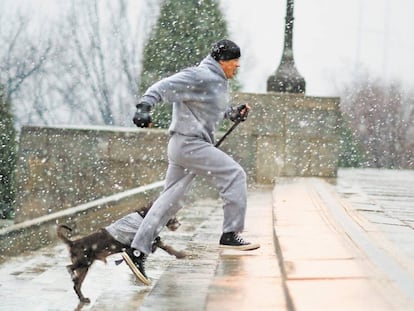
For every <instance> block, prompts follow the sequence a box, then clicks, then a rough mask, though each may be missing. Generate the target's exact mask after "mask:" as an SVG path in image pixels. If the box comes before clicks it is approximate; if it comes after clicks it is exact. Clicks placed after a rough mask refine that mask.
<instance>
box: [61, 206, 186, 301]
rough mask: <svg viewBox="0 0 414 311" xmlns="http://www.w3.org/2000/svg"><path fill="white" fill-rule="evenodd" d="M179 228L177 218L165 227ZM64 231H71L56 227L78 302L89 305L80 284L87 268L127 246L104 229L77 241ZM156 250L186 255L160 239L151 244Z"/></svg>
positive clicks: (181, 256)
mask: <svg viewBox="0 0 414 311" xmlns="http://www.w3.org/2000/svg"><path fill="white" fill-rule="evenodd" d="M149 208H150V207H146V208H144V209H142V210H140V211H137V213H139V214H140V216H141V217H145V215H146V213H147V212H148V210H149ZM179 226H180V223H179V221H178V220H177V218H175V217H173V218H171V219H170V220H169V221H168V223H167V225H166V227H167V228H168V229H169V230H171V231H175V230H177V228H178V227H179ZM64 229H66V230H69V231H72V229H71V228H69V227H68V226H66V225H58V227H57V236H58V237H59V238H60V239H61V240H62V241H63V242H64V243H65V244H66V245H67V246H68V248H69V252H70V257H71V261H72V264H71V265H68V266H66V268H67V270H68V272H69V274H70V275H71V278H72V281H73V283H74V286H73V288H74V290H75V292H76V294H77V295H78V297H79V300H80V301H81V302H84V303H89V302H90V300H89V298H86V297H84V296H83V294H82V292H81V286H82V283H83V281H84V279H85V277H86V274H87V273H88V270H89V267H90V266H91V265H92V264H93V262H94V261H95V260H101V261H103V262H105V263H106V257H108V256H109V255H112V254H115V253H120V252H122V251H124V250H125V249H126V248H128V247H129V245H125V244H122V243H121V242H119V241H117V240H115V239H114V237H112V236H111V235H110V234H109V233H108V231H107V230H106V229H103V228H102V229H99V230H98V231H96V232H94V233H91V234H90V235H87V236H85V237H83V238H80V239H77V240H70V239H68V238H67V237H66V235H65V234H64V233H63V231H64ZM157 248H161V249H163V250H164V251H166V252H167V253H168V254H170V255H172V256H175V257H176V258H184V257H185V256H186V254H185V253H184V252H181V251H177V250H175V249H174V248H172V247H171V246H169V245H166V244H164V243H163V242H162V241H161V239H160V237H157V238H156V239H155V241H154V242H153V244H152V252H155V250H156V249H157Z"/></svg>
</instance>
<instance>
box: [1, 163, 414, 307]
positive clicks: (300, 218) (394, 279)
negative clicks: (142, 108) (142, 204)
mask: <svg viewBox="0 0 414 311" xmlns="http://www.w3.org/2000/svg"><path fill="white" fill-rule="evenodd" d="M387 174H389V175H387ZM410 185H414V172H406V171H397V172H396V171H394V172H392V173H389V171H378V170H356V171H352V170H341V171H340V172H339V178H338V180H337V184H329V183H327V182H325V181H324V180H321V179H317V178H293V179H292V178H280V179H278V180H277V182H276V185H275V187H274V188H273V187H261V186H258V187H255V188H252V189H250V190H249V196H248V212H247V217H246V231H245V232H244V233H243V237H244V238H245V239H246V240H251V241H252V242H259V243H260V244H261V246H262V247H261V248H260V249H258V250H255V251H250V252H237V251H230V250H220V249H219V248H218V240H219V237H220V234H221V232H220V228H221V223H222V208H221V205H220V201H219V200H201V201H198V202H196V203H195V204H193V205H192V206H191V207H190V206H188V207H184V208H183V209H182V210H181V211H180V212H179V215H178V217H179V219H180V221H181V223H182V226H181V227H180V228H179V230H178V231H176V232H168V231H163V232H162V237H163V239H164V241H165V242H166V243H168V244H171V245H173V246H174V247H176V248H178V249H185V250H186V252H187V253H188V255H189V256H188V257H187V258H186V259H181V260H177V259H175V258H172V257H171V256H169V255H167V254H165V253H164V252H163V251H161V250H158V251H157V252H156V253H155V254H153V255H151V256H150V257H149V260H148V263H147V274H148V276H149V277H150V278H151V279H152V284H151V286H149V287H146V286H142V285H140V284H138V283H137V282H136V281H135V279H134V278H133V276H132V274H131V272H130V271H129V269H128V268H127V267H126V265H124V264H121V265H119V266H116V265H115V264H114V261H115V260H117V259H119V258H120V256H119V255H113V256H111V257H110V258H108V263H107V264H104V263H102V262H97V263H95V264H94V266H93V267H92V269H91V270H90V272H89V274H88V276H87V278H86V280H85V282H84V285H83V292H84V294H85V296H87V297H89V298H90V299H91V303H90V304H79V303H78V299H77V296H76V295H75V293H74V292H73V290H72V282H71V280H70V277H69V275H68V273H67V272H66V269H65V265H66V264H68V263H69V258H68V254H67V250H66V248H65V246H63V245H61V244H58V245H54V246H50V247H46V248H44V249H41V250H39V251H36V252H31V253H29V254H26V255H24V256H21V257H18V258H10V259H9V260H7V261H6V262H5V263H3V264H1V265H0V301H1V304H0V310H16V311H19V310H27V309H30V310H59V311H60V310H180V311H182V310H191V311H193V310H195V311H197V310H208V311H216V310H217V311H219V310H220V311H222V310H241V311H243V310H250V311H251V310H414V298H413V297H411V295H410V291H411V288H412V286H414V281H413V280H414V273H412V272H413V268H414V259H413V253H414V241H413V239H414V237H413V209H414V197H413V196H414V194H413V190H411V189H410V187H409V186H410ZM401 271H403V272H404V274H405V277H402V275H401ZM413 293H414V291H413Z"/></svg>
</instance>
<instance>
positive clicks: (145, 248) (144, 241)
mask: <svg viewBox="0 0 414 311" xmlns="http://www.w3.org/2000/svg"><path fill="white" fill-rule="evenodd" d="M168 160H169V165H168V169H167V174H166V178H165V188H164V190H163V192H162V193H161V195H160V196H159V197H158V199H157V200H156V201H155V202H154V204H153V206H152V208H151V209H150V211H149V212H148V214H147V215H146V216H145V218H144V220H143V221H142V223H141V226H140V227H139V230H138V232H137V233H136V235H135V237H134V239H133V241H132V243H131V247H133V248H135V249H138V250H140V251H141V252H143V253H145V254H149V253H150V252H151V244H152V241H154V239H155V238H156V237H157V236H158V234H159V233H160V231H161V230H162V228H163V227H164V226H165V225H166V223H167V222H168V219H170V218H171V217H172V216H174V215H175V214H176V213H177V212H178V210H179V209H180V208H181V204H180V200H181V199H182V198H183V196H184V194H185V192H186V190H187V188H188V186H189V185H190V183H191V181H192V180H193V178H194V176H195V175H201V176H204V177H206V178H207V179H208V180H209V181H211V182H212V183H213V184H214V185H215V186H216V187H217V189H218V190H219V192H220V196H221V198H222V200H223V202H224V205H223V210H224V220H223V232H233V231H234V232H241V231H243V229H244V219H245V214H246V200H247V198H246V197H247V184H246V173H245V172H244V170H243V168H242V167H241V166H240V165H239V164H238V163H237V162H236V161H234V160H233V159H232V158H231V157H230V156H229V155H227V154H226V153H224V152H223V151H221V150H220V149H218V148H216V147H214V146H213V145H212V144H210V143H207V142H205V141H203V140H201V139H200V138H197V137H188V136H182V135H179V134H174V135H172V136H171V138H170V141H169V143H168Z"/></svg>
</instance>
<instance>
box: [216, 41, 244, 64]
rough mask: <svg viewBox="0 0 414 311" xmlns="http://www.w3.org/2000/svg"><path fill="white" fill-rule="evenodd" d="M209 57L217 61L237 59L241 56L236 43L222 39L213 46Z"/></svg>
mask: <svg viewBox="0 0 414 311" xmlns="http://www.w3.org/2000/svg"><path fill="white" fill-rule="evenodd" d="M210 55H211V57H213V58H214V59H215V60H216V61H219V60H229V59H235V58H239V57H240V55H241V54H240V48H239V47H238V45H237V44H236V43H234V42H233V41H230V40H227V39H222V40H220V41H217V42H216V43H214V44H213V46H212V47H211V53H210Z"/></svg>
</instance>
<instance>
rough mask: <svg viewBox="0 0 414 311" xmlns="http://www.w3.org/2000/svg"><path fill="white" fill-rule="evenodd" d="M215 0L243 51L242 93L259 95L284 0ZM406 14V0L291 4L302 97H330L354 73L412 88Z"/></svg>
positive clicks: (272, 58)
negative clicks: (303, 81) (303, 82)
mask: <svg viewBox="0 0 414 311" xmlns="http://www.w3.org/2000/svg"><path fill="white" fill-rule="evenodd" d="M221 3H222V5H223V7H224V8H226V9H225V12H227V13H226V16H227V18H228V21H229V26H230V31H231V33H232V35H233V37H234V39H235V40H237V41H238V42H240V44H241V46H242V48H243V50H242V53H243V55H244V56H245V57H244V58H243V59H242V61H243V62H242V65H243V67H244V68H241V69H240V78H241V80H242V82H244V86H245V91H247V92H265V91H266V80H267V78H268V76H269V75H271V74H273V73H274V72H275V70H276V68H277V67H278V64H279V62H280V57H281V53H282V50H283V33H284V18H285V15H286V0H254V1H240V0H221ZM413 12H414V1H412V0H295V8H294V17H295V21H294V35H293V38H294V43H293V48H294V57H295V62H296V65H297V69H298V70H299V72H300V73H301V75H302V76H303V77H304V78H305V79H306V83H307V92H306V93H307V94H308V95H315V96H331V95H333V96H335V95H336V92H337V86H338V85H340V84H341V83H343V82H344V81H347V80H349V79H350V78H351V77H352V75H354V74H355V71H356V70H359V69H366V70H369V71H370V72H371V73H372V74H373V75H376V76H379V77H381V78H384V79H387V80H390V79H399V80H401V81H402V82H403V83H404V84H405V85H407V86H408V87H411V88H413V87H414V84H413V82H414V57H413V55H414V40H413V39H412V34H411V32H412V30H413V29H414V18H413ZM246 81H248V83H246Z"/></svg>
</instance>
